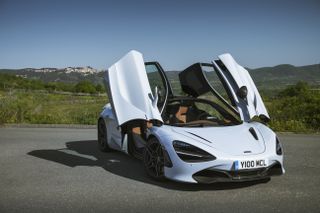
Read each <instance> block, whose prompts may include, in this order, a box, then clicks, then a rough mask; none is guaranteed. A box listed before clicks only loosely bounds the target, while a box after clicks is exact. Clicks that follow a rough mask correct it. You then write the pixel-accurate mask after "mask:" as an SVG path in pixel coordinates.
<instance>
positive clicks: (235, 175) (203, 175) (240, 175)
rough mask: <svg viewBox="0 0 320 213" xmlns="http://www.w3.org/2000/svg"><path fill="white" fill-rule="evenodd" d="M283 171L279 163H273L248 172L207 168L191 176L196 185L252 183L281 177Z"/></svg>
mask: <svg viewBox="0 0 320 213" xmlns="http://www.w3.org/2000/svg"><path fill="white" fill-rule="evenodd" d="M282 174H283V170H282V167H281V164H280V163H279V162H275V163H273V164H272V165H270V166H268V167H265V168H259V169H248V170H237V171H236V170H232V171H226V170H218V169H214V168H208V169H204V170H201V171H199V172H197V173H195V174H193V175H192V178H193V179H194V180H196V181H197V182H198V183H206V184H209V183H215V182H242V181H254V180H261V179H265V178H268V177H271V176H278V175H282Z"/></svg>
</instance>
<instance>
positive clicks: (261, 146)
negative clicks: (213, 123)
mask: <svg viewBox="0 0 320 213" xmlns="http://www.w3.org/2000/svg"><path fill="white" fill-rule="evenodd" d="M172 131H174V132H176V133H179V134H182V135H184V136H187V137H189V138H192V139H194V140H195V141H197V142H201V143H205V144H206V145H208V146H210V147H212V148H214V149H216V150H218V151H220V152H223V153H226V154H229V155H243V154H246V155H250V154H260V153H263V152H264V151H265V142H264V139H263V137H262V135H261V133H260V132H259V130H258V128H257V127H256V126H255V125H254V124H250V123H243V124H241V125H236V126H227V127H201V128H194V127H193V128H185V127H172Z"/></svg>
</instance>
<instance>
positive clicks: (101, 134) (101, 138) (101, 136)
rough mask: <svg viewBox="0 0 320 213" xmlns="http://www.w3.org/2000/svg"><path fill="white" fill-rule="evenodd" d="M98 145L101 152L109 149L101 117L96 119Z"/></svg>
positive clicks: (104, 125)
mask: <svg viewBox="0 0 320 213" xmlns="http://www.w3.org/2000/svg"><path fill="white" fill-rule="evenodd" d="M98 145H99V149H100V150H101V151H103V152H108V151H110V150H111V149H110V147H109V146H108V142H107V129H106V124H105V122H104V120H103V119H102V118H100V119H99V121H98Z"/></svg>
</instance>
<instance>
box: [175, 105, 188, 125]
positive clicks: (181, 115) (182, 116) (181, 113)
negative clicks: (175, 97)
mask: <svg viewBox="0 0 320 213" xmlns="http://www.w3.org/2000/svg"><path fill="white" fill-rule="evenodd" d="M187 112H188V107H187V106H180V107H179V109H178V111H177V112H176V115H175V116H176V118H177V119H178V120H179V122H181V123H186V122H187Z"/></svg>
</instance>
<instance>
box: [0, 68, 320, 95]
mask: <svg viewBox="0 0 320 213" xmlns="http://www.w3.org/2000/svg"><path fill="white" fill-rule="evenodd" d="M246 69H247V70H248V71H249V72H250V74H251V76H252V78H253V80H254V81H255V83H256V84H257V87H258V88H259V89H270V88H273V89H278V88H283V87H285V86H287V85H292V84H295V83H297V82H298V81H305V82H308V83H309V84H311V85H316V86H320V64H312V65H304V66H294V65H291V64H280V65H277V66H273V67H261V68H255V69H250V68H246ZM179 72H180V71H167V72H166V74H167V76H168V78H169V79H171V81H173V82H176V81H178V73H179ZM0 73H7V74H13V75H16V76H20V77H23V78H29V79H39V80H42V81H44V82H64V83H77V82H79V81H83V80H89V81H91V82H93V83H95V84H97V83H102V80H103V79H102V77H103V73H104V71H103V70H97V69H94V68H92V67H90V66H86V67H66V68H50V67H46V68H24V69H0Z"/></svg>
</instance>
